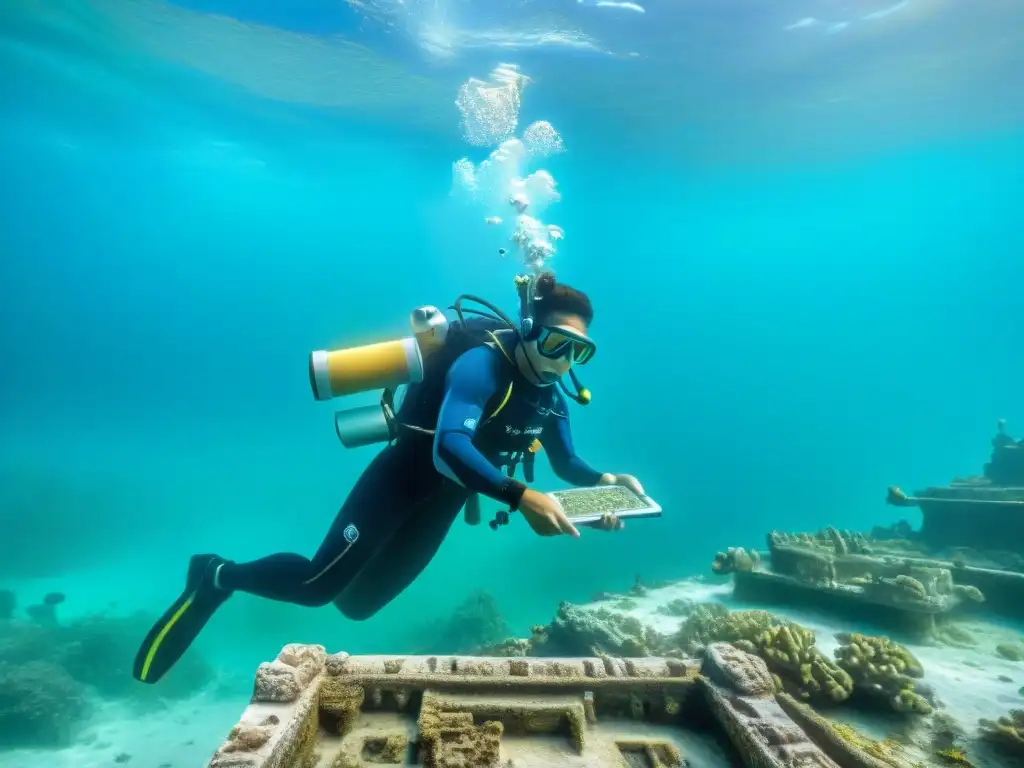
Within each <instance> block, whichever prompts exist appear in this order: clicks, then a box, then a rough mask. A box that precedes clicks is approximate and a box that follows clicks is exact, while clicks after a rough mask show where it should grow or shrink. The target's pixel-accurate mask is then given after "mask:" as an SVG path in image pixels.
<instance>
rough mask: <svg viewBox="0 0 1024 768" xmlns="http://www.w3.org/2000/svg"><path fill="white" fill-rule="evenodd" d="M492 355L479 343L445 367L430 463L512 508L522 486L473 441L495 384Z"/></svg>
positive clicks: (516, 502) (496, 368)
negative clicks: (485, 454)
mask: <svg viewBox="0 0 1024 768" xmlns="http://www.w3.org/2000/svg"><path fill="white" fill-rule="evenodd" d="M499 364H500V363H499V361H498V359H497V358H496V357H495V355H494V353H493V352H492V351H491V350H490V349H489V348H488V347H485V346H482V347H476V348H475V349H471V350H470V351H469V352H466V353H465V354H463V355H462V357H460V358H459V359H458V360H456V361H455V364H454V365H453V366H452V367H451V370H450V371H448V379H447V382H446V391H445V397H444V402H443V403H442V404H441V413H440V415H439V416H438V419H437V431H436V432H435V433H434V467H435V468H436V469H437V471H438V472H440V473H441V474H443V475H445V476H447V477H449V478H451V479H452V480H454V481H455V482H457V483H458V484H459V485H462V486H465V487H466V488H468V489H469V490H470V491H473V492H474V493H482V494H483V495H484V496H490V497H491V498H492V499H496V500H497V501H500V502H503V503H505V504H508V505H509V507H510V508H512V509H516V508H517V507H518V506H519V500H520V499H521V498H522V497H523V491H525V490H526V486H525V485H524V484H523V483H521V482H519V481H518V480H514V479H512V478H510V477H508V476H507V475H505V473H504V472H502V471H501V470H500V469H498V468H497V467H495V466H494V465H493V464H491V462H489V461H488V460H487V458H486V457H485V456H484V455H483V454H482V453H480V451H478V450H477V449H476V446H474V445H473V434H474V433H475V432H476V429H477V427H478V426H479V425H480V422H481V421H482V420H483V418H484V408H485V407H486V406H487V401H488V400H490V399H491V397H492V396H493V395H494V393H495V392H496V391H497V389H498V375H497V371H498V365H499Z"/></svg>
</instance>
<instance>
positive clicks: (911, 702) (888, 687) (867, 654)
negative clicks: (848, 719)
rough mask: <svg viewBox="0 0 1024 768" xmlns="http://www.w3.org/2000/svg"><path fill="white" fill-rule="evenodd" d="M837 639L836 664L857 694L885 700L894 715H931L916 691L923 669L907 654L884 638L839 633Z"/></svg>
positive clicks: (928, 706)
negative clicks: (852, 683)
mask: <svg viewBox="0 0 1024 768" xmlns="http://www.w3.org/2000/svg"><path fill="white" fill-rule="evenodd" d="M836 639H837V640H838V641H839V643H840V645H839V647H838V648H836V650H835V656H836V660H837V662H838V663H839V666H840V667H842V668H843V669H844V670H845V671H846V672H847V673H848V674H849V675H850V677H851V678H853V681H854V685H855V687H856V689H857V690H858V691H863V692H865V693H868V694H872V695H876V696H880V697H884V698H885V699H886V700H887V701H888V702H889V704H890V706H891V707H892V708H893V709H895V710H896V711H897V712H913V713H917V714H923V715H928V714H931V711H932V707H931V705H930V704H929V703H928V701H927V700H926V699H925V698H924V697H923V696H921V694H919V693H918V692H917V691H916V690H915V686H916V684H915V682H914V680H915V679H919V678H921V677H923V676H924V668H923V667H922V666H921V662H919V661H918V660H917V659H916V658H915V657H914V655H913V654H912V653H911V652H910V651H908V650H907V649H906V648H904V647H903V646H902V645H900V644H899V643H894V642H892V641H891V640H889V638H887V637H870V636H868V635H861V634H856V633H853V634H850V633H841V634H838V635H836Z"/></svg>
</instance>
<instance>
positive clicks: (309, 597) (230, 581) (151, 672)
mask: <svg viewBox="0 0 1024 768" xmlns="http://www.w3.org/2000/svg"><path fill="white" fill-rule="evenodd" d="M416 447H417V446H414V445H409V444H406V445H404V446H402V445H401V444H399V445H394V446H389V447H387V448H385V449H384V450H383V451H381V452H380V453H379V454H378V455H377V456H376V457H375V458H374V460H373V461H372V462H371V463H370V465H369V466H368V467H367V468H366V470H365V471H364V472H363V474H362V475H361V476H360V478H359V480H358V481H357V482H356V484H355V486H354V487H353V488H352V492H351V493H350V494H349V496H348V498H347V499H346V501H345V503H344V505H342V508H341V510H340V511H339V513H338V516H337V517H336V518H335V520H334V523H333V524H332V526H331V529H330V530H329V531H328V534H327V536H326V537H325V539H324V542H323V544H321V546H320V549H319V550H318V551H317V553H316V555H314V557H313V559H312V560H310V559H308V558H305V557H302V556H301V555H295V554H277V555H271V556H270V557H265V558H262V559H260V560H256V561H254V562H251V563H232V562H228V561H226V560H224V559H223V558H221V557H218V556H217V555H195V556H194V557H193V558H192V560H191V561H190V563H189V569H188V574H187V576H186V579H185V589H184V591H183V592H182V594H181V596H180V597H179V598H178V599H177V600H176V601H175V602H174V604H173V605H172V606H171V607H170V608H169V609H168V610H167V611H166V612H165V613H164V615H163V616H162V617H161V618H160V620H159V621H158V622H157V623H156V624H155V625H154V626H153V628H152V629H151V630H150V632H149V634H148V635H147V636H146V638H145V640H144V641H143V643H142V646H141V647H140V649H139V652H138V655H137V656H136V659H135V666H134V670H133V672H134V676H135V678H136V679H138V680H140V681H142V682H147V683H155V682H157V681H158V680H160V678H161V677H163V676H164V674H166V673H167V671H168V670H169V669H170V668H171V667H172V666H173V665H174V664H175V663H176V662H177V661H178V659H179V658H181V656H182V654H183V653H184V652H185V651H186V650H187V649H188V647H189V646H190V645H191V644H192V642H193V641H194V640H195V638H196V637H197V636H198V634H199V632H200V631H201V630H202V629H203V627H204V626H205V625H206V623H207V622H208V621H209V620H210V618H211V617H212V616H213V614H214V613H215V612H216V610H217V609H218V608H219V607H220V606H221V605H222V604H223V603H224V601H225V600H227V598H228V597H230V595H231V593H232V592H233V591H235V590H239V591H245V592H250V593H252V594H255V595H261V596H264V597H268V598H271V599H275V600H282V601H287V602H292V603H297V604H299V605H309V606H315V605H325V604H327V603H328V602H330V600H331V599H332V598H333V597H334V596H335V595H336V594H337V593H338V592H339V591H341V589H343V588H344V586H345V584H346V583H347V582H348V581H349V580H350V579H351V578H352V577H353V576H354V575H355V573H356V572H357V571H358V570H359V568H360V567H361V566H362V565H363V564H365V562H366V561H367V560H368V559H369V557H370V556H371V555H372V554H373V553H374V552H375V551H377V550H378V549H379V548H380V547H381V546H383V544H385V543H386V542H387V541H388V540H389V539H390V538H391V536H392V535H393V533H394V532H395V531H396V530H397V529H398V528H399V527H400V526H401V525H402V522H403V521H404V520H405V519H406V516H407V515H408V514H410V510H412V509H413V508H414V507H415V506H416V504H417V502H418V501H419V500H421V499H422V498H424V497H429V496H431V495H432V493H433V492H434V490H435V489H436V488H437V487H438V486H439V485H440V484H441V482H442V480H443V478H442V477H441V475H439V474H438V473H437V472H436V471H435V470H434V468H433V462H432V459H431V458H430V451H429V447H428V448H427V450H426V451H425V452H424V450H423V449H422V447H420V450H415V449H416ZM424 453H425V455H426V460H424V459H423V458H422V456H423V455H424Z"/></svg>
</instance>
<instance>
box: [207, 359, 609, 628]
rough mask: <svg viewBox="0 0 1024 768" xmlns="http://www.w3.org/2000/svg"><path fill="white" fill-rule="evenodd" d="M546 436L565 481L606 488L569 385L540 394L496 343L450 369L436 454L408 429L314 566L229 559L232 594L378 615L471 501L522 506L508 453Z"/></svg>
mask: <svg viewBox="0 0 1024 768" xmlns="http://www.w3.org/2000/svg"><path fill="white" fill-rule="evenodd" d="M510 385H511V393H510V394H509V393H508V390H509V386H510ZM502 403H504V405H503V406H501V404H502ZM499 406H501V407H500V410H498V407H499ZM496 410H497V413H496V414H495V415H494V416H493V418H489V416H490V415H491V414H493V413H494V412H495V411H496ZM535 439H536V440H541V441H542V442H543V447H544V450H545V452H546V453H547V454H548V457H549V459H550V461H551V465H552V468H553V469H554V470H555V472H556V474H557V475H558V476H559V477H560V478H561V479H563V480H565V481H566V482H568V483H570V484H572V485H595V484H596V483H597V482H598V480H599V478H600V476H601V475H600V473H599V472H597V471H595V470H594V469H593V468H591V467H590V466H588V465H587V464H586V463H585V462H584V461H582V460H581V459H580V458H579V457H578V456H576V454H575V452H574V450H573V445H572V437H571V435H570V431H569V419H568V408H567V407H566V402H565V398H564V397H563V395H562V394H561V393H560V392H559V391H558V389H557V387H554V386H552V387H536V386H533V385H532V384H530V383H529V382H528V381H527V380H526V379H525V378H524V377H523V376H522V374H521V373H520V372H519V371H518V369H517V368H516V367H515V366H514V365H513V363H512V362H511V361H510V360H509V359H508V358H507V357H506V356H505V354H504V353H503V352H502V350H500V349H498V348H496V347H495V346H492V345H485V346H479V347H475V348H473V349H471V350H469V351H468V352H466V353H465V354H463V355H462V356H461V357H460V358H459V359H458V360H457V361H456V362H455V363H454V365H453V366H452V368H451V370H450V371H449V372H448V376H447V380H446V384H445V395H444V400H443V403H442V406H441V412H440V415H439V417H438V421H437V430H436V434H435V435H434V437H433V446H431V438H430V437H429V436H427V435H422V434H419V433H416V432H407V433H405V434H403V436H402V437H401V438H400V439H399V440H398V441H397V442H396V443H395V444H394V445H391V446H388V447H387V448H385V449H384V450H383V451H381V452H380V454H379V455H378V456H377V457H376V458H374V460H373V461H372V462H371V463H370V465H369V467H367V469H366V470H365V471H364V472H363V474H362V475H361V476H360V478H359V480H358V481H357V482H356V484H355V487H354V488H353V489H352V491H351V493H350V494H349V496H348V499H347V500H346V501H345V503H344V505H342V507H341V511H340V512H339V513H338V516H337V518H336V519H335V521H334V524H333V525H332V526H331V529H330V531H328V533H327V537H326V538H325V539H324V542H323V544H321V545H320V549H319V550H318V551H317V552H316V554H315V555H314V556H313V559H312V560H309V559H308V558H305V557H303V556H301V555H296V554H277V555H270V556H269V557H264V558H262V559H260V560H256V561H254V562H250V563H231V562H227V563H224V565H223V567H222V568H221V571H220V578H219V584H220V587H222V588H223V589H225V590H228V591H235V590H237V591H242V592H249V593H250V594H254V595H260V596H262V597H267V598H271V599H273V600H281V601H285V602H290V603H297V604H300V605H309V606H317V605H325V604H327V603H328V602H331V601H332V600H334V601H335V603H336V604H337V605H338V607H339V608H341V610H342V611H343V612H344V613H345V615H346V616H348V617H350V618H353V619H366V618H369V617H370V616H372V615H373V614H375V613H376V612H377V611H378V610H380V609H381V608H383V607H384V606H385V605H387V604H388V603H389V602H391V600H393V599H394V598H395V597H396V596H397V595H398V594H399V593H401V592H402V591H403V590H404V589H405V588H406V587H407V586H409V584H411V583H412V582H413V580H415V578H416V577H417V576H418V575H419V574H420V572H422V570H423V569H424V568H425V567H426V566H427V564H428V563H429V562H430V560H431V559H432V558H433V557H434V554H435V553H436V552H437V550H438V548H439V547H440V546H441V542H442V541H443V540H444V537H445V535H446V534H447V533H448V529H449V528H450V527H451V524H452V522H453V521H454V520H455V518H456V517H457V516H458V514H459V512H460V510H461V509H462V507H463V505H464V504H465V503H466V501H467V499H468V498H469V495H470V494H471V493H480V494H483V495H485V496H489V497H491V498H493V499H495V500H497V501H500V502H502V503H504V504H508V505H509V506H511V507H512V508H515V507H516V506H518V503H519V500H520V498H521V497H522V495H523V491H524V490H525V488H526V486H525V485H523V484H522V483H520V482H519V481H517V480H513V479H511V478H509V477H508V476H507V475H506V473H505V472H504V471H502V469H501V468H500V467H501V465H502V460H503V455H504V454H509V453H512V452H523V451H526V450H528V448H529V446H530V445H531V444H532V443H533V441H534V440H535ZM335 598H337V599H335Z"/></svg>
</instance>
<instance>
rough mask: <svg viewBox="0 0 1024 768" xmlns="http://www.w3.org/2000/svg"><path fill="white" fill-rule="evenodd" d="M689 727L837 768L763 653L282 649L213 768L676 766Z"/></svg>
mask: <svg viewBox="0 0 1024 768" xmlns="http://www.w3.org/2000/svg"><path fill="white" fill-rule="evenodd" d="M685 728H690V729H694V728H699V729H704V730H708V729H711V730H715V731H717V732H719V733H720V735H721V736H722V740H723V743H725V742H726V740H727V741H728V742H731V745H732V747H731V748H730V749H732V750H734V751H732V752H731V756H730V757H729V758H727V762H726V763H724V764H727V765H730V766H739V765H741V764H742V765H746V766H748V768H783V766H795V765H799V766H803V767H805V768H838V765H837V763H835V762H833V760H832V759H831V758H830V757H828V755H827V754H826V753H825V752H824V751H822V749H820V748H819V747H818V746H817V745H816V744H815V743H814V742H813V741H811V739H809V738H808V736H807V735H806V734H805V732H804V730H803V729H802V728H801V727H800V726H799V725H797V724H796V722H794V720H793V719H792V718H791V717H790V715H788V714H787V713H786V710H785V709H783V707H782V706H780V704H779V702H778V701H776V698H775V688H774V684H773V680H772V677H771V674H770V673H769V671H768V668H767V667H766V665H765V663H764V661H762V660H761V659H760V658H758V657H756V656H753V655H750V654H747V653H745V652H743V651H740V650H737V649H736V648H735V647H733V646H731V645H728V644H713V645H710V646H708V648H707V650H706V652H705V655H704V659H703V660H702V661H697V660H693V659H669V658H640V659H616V658H609V657H604V658H584V659H541V658H484V657H472V656H458V657H452V656H448V657H444V656H387V657H385V656H349V655H347V654H344V653H338V654H333V655H328V654H327V653H326V652H325V650H324V648H323V647H322V646H309V645H289V646H286V647H285V648H284V649H283V650H282V651H281V653H280V654H279V656H278V658H277V659H276V660H275V661H273V662H269V663H264V664H261V665H260V668H259V670H258V672H257V675H256V685H255V691H254V694H253V698H252V702H251V703H250V705H249V706H248V708H247V709H246V710H245V712H244V713H243V715H242V718H241V720H240V721H239V723H238V725H236V726H235V727H234V728H233V729H232V731H231V733H230V734H229V736H228V740H227V741H226V742H225V743H224V744H223V745H222V746H221V747H220V748H219V749H218V750H217V752H216V754H215V755H214V757H213V759H212V760H211V762H210V763H209V768H356V767H357V766H367V765H381V764H384V765H421V766H426V767H427V768H448V767H451V768H454V767H456V766H465V767H467V768H468V767H470V766H472V767H473V768H486V767H487V766H506V765H514V766H516V768H527V767H528V766H538V768H539V767H543V768H557V766H590V767H593V766H626V767H639V766H644V767H646V768H682V766H684V765H687V762H686V761H687V754H686V746H685V740H684V739H681V738H680V735H681V733H682V731H683V729H685Z"/></svg>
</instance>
